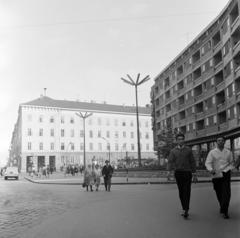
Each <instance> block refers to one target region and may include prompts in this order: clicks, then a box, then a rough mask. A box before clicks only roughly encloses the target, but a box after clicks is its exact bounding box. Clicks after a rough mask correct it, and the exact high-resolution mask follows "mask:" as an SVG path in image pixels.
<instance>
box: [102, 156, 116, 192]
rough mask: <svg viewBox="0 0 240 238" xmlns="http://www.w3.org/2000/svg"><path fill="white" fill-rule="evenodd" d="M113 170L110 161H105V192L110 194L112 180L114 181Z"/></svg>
mask: <svg viewBox="0 0 240 238" xmlns="http://www.w3.org/2000/svg"><path fill="white" fill-rule="evenodd" d="M112 174H113V168H112V166H111V165H110V163H109V161H108V160H106V161H105V165H104V166H103V168H102V175H103V179H104V186H105V190H106V191H108V192H110V189H111V182H112V181H111V180H112Z"/></svg>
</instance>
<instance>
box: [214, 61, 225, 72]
mask: <svg viewBox="0 0 240 238" xmlns="http://www.w3.org/2000/svg"><path fill="white" fill-rule="evenodd" d="M222 68H223V61H220V62H219V63H218V64H216V66H214V70H215V71H216V72H218V71H219V70H221V69H222Z"/></svg>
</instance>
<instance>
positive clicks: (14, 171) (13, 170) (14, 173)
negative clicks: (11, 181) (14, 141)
mask: <svg viewBox="0 0 240 238" xmlns="http://www.w3.org/2000/svg"><path fill="white" fill-rule="evenodd" d="M8 178H15V179H17V180H18V179H19V173H18V168H17V167H7V168H6V171H5V173H4V179H5V180H7V179H8Z"/></svg>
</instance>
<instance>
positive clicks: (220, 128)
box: [218, 122, 228, 132]
mask: <svg viewBox="0 0 240 238" xmlns="http://www.w3.org/2000/svg"><path fill="white" fill-rule="evenodd" d="M218 129H219V130H220V131H221V132H222V131H226V130H227V129H228V123H227V122H224V123H221V124H220V125H219V126H218Z"/></svg>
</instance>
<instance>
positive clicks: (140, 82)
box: [121, 74, 150, 167]
mask: <svg viewBox="0 0 240 238" xmlns="http://www.w3.org/2000/svg"><path fill="white" fill-rule="evenodd" d="M127 77H128V79H125V78H121V80H122V81H123V82H124V83H127V84H130V85H131V86H134V87H135V96H136V117H137V145H138V165H139V167H142V162H141V148H140V133H139V115H138V91H137V87H138V86H139V85H141V84H143V83H145V82H147V81H148V80H149V79H150V77H149V75H147V76H146V77H145V78H143V79H142V80H139V79H140V74H138V76H137V79H136V81H134V80H133V79H132V78H131V77H130V76H129V75H128V74H127Z"/></svg>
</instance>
